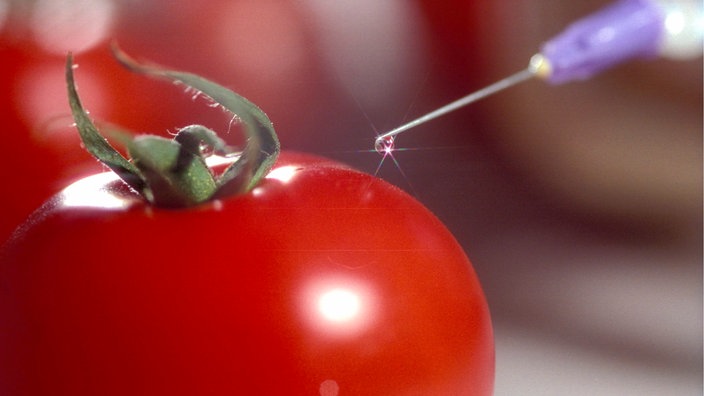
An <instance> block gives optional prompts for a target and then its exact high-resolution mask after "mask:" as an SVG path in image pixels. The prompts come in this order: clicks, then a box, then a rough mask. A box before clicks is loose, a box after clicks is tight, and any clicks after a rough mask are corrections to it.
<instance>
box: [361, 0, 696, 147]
mask: <svg viewBox="0 0 704 396" xmlns="http://www.w3.org/2000/svg"><path fill="white" fill-rule="evenodd" d="M703 45H704V3H702V1H701V0H619V1H617V2H616V3H614V4H612V5H610V6H608V7H606V8H604V9H602V10H600V11H598V12H596V13H594V14H591V15H589V16H587V17H585V18H583V19H580V20H578V21H577V22H574V23H572V24H571V25H569V26H568V27H567V28H566V29H565V30H564V31H563V32H562V33H560V34H559V35H557V36H555V37H554V38H552V39H551V40H549V41H547V42H546V43H545V44H543V46H542V47H541V50H540V53H538V54H536V55H533V57H532V58H531V59H530V62H529V64H528V67H527V68H526V69H524V70H521V71H519V72H518V73H516V74H513V75H511V76H509V77H507V78H504V79H503V80H500V81H497V82H495V83H494V84H491V85H489V86H487V87H485V88H483V89H481V90H479V91H476V92H473V93H471V94H469V95H467V96H465V97H462V98H460V99H458V100H456V101H454V102H451V103H449V104H447V105H445V106H442V107H440V108H438V109H436V110H434V111H432V112H430V113H427V114H425V115H424V116H422V117H419V118H417V119H415V120H413V121H410V122H408V123H406V124H404V125H401V126H399V127H397V128H395V129H393V130H391V131H389V132H386V133H384V134H381V135H379V136H378V137H377V138H376V141H375V143H374V147H375V149H376V150H377V151H378V152H380V153H386V152H388V151H390V150H391V149H392V148H393V143H394V138H395V136H396V135H398V134H399V133H401V132H403V131H406V130H408V129H411V128H413V127H415V126H418V125H420V124H423V123H425V122H428V121H430V120H432V119H435V118H437V117H440V116H442V115H444V114H447V113H449V112H451V111H454V110H457V109H459V108H460V107H463V106H466V105H468V104H470V103H473V102H476V101H478V100H480V99H482V98H485V97H487V96H490V95H493V94H495V93H496V92H499V91H501V90H503V89H506V88H508V87H511V86H514V85H516V84H518V83H520V82H523V81H526V80H528V79H530V78H532V77H538V78H540V79H543V80H545V81H548V82H549V83H551V84H561V83H565V82H569V81H574V80H585V79H588V78H590V77H592V76H594V75H595V74H597V73H599V72H601V71H603V70H605V69H608V68H610V67H612V66H615V65H617V64H620V63H622V62H625V61H628V60H632V59H636V58H644V59H652V58H655V57H658V56H661V57H665V58H671V59H681V60H684V59H692V58H696V57H699V56H701V54H702V46H703Z"/></svg>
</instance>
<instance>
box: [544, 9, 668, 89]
mask: <svg viewBox="0 0 704 396" xmlns="http://www.w3.org/2000/svg"><path fill="white" fill-rule="evenodd" d="M664 16H665V14H664V12H663V10H662V9H660V8H659V7H658V6H657V5H656V4H653V2H652V1H648V0H620V1H618V2H616V3H615V4H612V5H611V6H608V7H606V8H604V9H602V10H601V11H598V12H596V13H594V14H591V15H589V16H587V17H585V18H583V19H581V20H579V21H577V22H575V23H573V24H571V25H570V26H568V27H567V29H565V30H564V31H563V32H562V33H561V34H559V35H558V36H556V37H555V38H553V39H551V40H550V41H548V42H546V43H545V44H544V45H543V47H542V49H541V55H542V56H543V57H544V58H545V59H546V60H547V62H548V64H549V66H550V71H549V74H548V76H547V80H548V81H549V82H551V83H555V84H559V83H563V82H568V81H572V80H583V79H586V78H589V77H591V76H592V75H594V74H596V73H598V72H599V71H601V70H603V69H606V68H608V67H611V66H614V65H616V64H618V63H621V62H624V61H626V60H629V59H632V58H652V57H655V56H656V55H658V50H659V46H660V41H661V38H662V35H663V30H664V26H663V22H664Z"/></svg>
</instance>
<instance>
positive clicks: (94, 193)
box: [61, 172, 134, 209]
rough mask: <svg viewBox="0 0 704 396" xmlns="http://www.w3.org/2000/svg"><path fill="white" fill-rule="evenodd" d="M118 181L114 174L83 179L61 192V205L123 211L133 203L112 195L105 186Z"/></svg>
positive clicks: (103, 174) (101, 174) (96, 175)
mask: <svg viewBox="0 0 704 396" xmlns="http://www.w3.org/2000/svg"><path fill="white" fill-rule="evenodd" d="M117 180H119V177H118V176H117V175H116V174H115V173H114V172H104V173H98V174H95V175H92V176H88V177H85V178H83V179H80V180H78V181H77V182H75V183H73V184H71V185H69V186H68V187H66V188H64V189H63V191H61V197H62V201H61V204H62V205H63V206H66V207H81V208H102V209H125V208H127V207H129V206H130V205H131V204H133V203H134V201H133V200H129V199H124V197H120V196H118V195H115V194H114V193H112V192H111V191H110V190H109V189H108V188H107V186H108V185H109V184H110V183H111V182H115V181H117Z"/></svg>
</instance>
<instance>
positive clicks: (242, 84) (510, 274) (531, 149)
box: [0, 0, 702, 395]
mask: <svg viewBox="0 0 704 396" xmlns="http://www.w3.org/2000/svg"><path fill="white" fill-rule="evenodd" d="M88 3H90V4H92V6H91V7H92V8H91V7H87V6H86V4H88ZM96 4H97V5H96ZM604 4H605V2H603V1H589V0H580V1H576V2H569V3H567V2H561V1H557V0H530V1H525V2H471V1H464V0H463V1H460V0H452V1H444V2H432V1H429V0H428V1H425V0H423V1H421V0H419V1H414V2H410V1H402V0H388V1H384V2H379V1H372V0H364V1H359V0H356V1H336V2H327V1H318V0H298V1H292V2H279V1H275V0H237V1H225V0H216V1H212V2H208V3H203V4H201V3H198V2H188V1H163V0H159V1H144V2H137V1H121V2H116V1H110V0H103V1H100V2H86V1H79V0H71V1H63V2H62V1H56V0H54V1H50V2H49V1H36V2H21V1H7V0H5V1H2V0H0V35H1V36H0V54H1V57H0V59H1V63H0V71H2V73H1V74H0V79H1V81H2V87H3V92H2V94H1V95H2V96H0V104H2V109H1V110H0V121H2V123H3V125H5V128H3V131H2V132H1V133H3V139H4V140H3V141H4V142H5V144H4V148H5V151H6V154H5V155H4V156H2V159H1V160H0V177H2V178H3V180H4V181H5V182H6V185H8V187H7V188H3V191H5V192H4V193H3V195H5V196H6V198H5V199H4V200H3V202H2V207H3V209H2V210H3V214H2V216H1V217H0V237H1V238H4V237H5V236H6V234H8V233H9V232H10V231H9V230H10V229H11V228H12V227H14V226H15V225H16V224H17V223H19V222H20V221H21V219H22V218H23V217H24V216H25V215H26V214H27V213H29V211H31V209H32V208H33V207H35V206H36V205H38V204H39V203H40V202H41V201H43V200H44V199H45V198H46V197H48V195H49V194H51V193H53V192H54V191H56V190H57V189H58V188H59V186H60V185H62V184H64V181H65V180H67V179H72V178H75V177H78V176H80V175H81V174H85V173H86V172H92V171H94V170H95V169H96V168H97V169H99V167H97V165H96V164H95V162H94V161H93V160H92V159H90V158H89V157H88V156H87V155H86V154H85V153H83V152H82V151H81V150H80V145H79V143H78V139H77V137H76V136H75V135H74V134H73V131H72V128H70V127H69V124H70V119H68V118H66V117H67V115H68V106H67V104H66V102H65V96H64V95H65V94H64V92H63V89H64V87H63V84H64V82H63V62H64V54H65V51H67V50H72V51H74V52H75V56H76V61H77V63H78V64H79V69H78V71H77V72H76V78H77V82H78V85H79V92H80V93H81V95H82V96H83V98H84V103H85V105H86V107H87V108H88V109H89V110H91V114H92V115H93V116H94V117H96V119H98V120H99V121H101V120H102V121H111V122H115V123H117V124H120V125H124V126H126V127H128V128H130V129H133V130H136V131H140V132H144V131H150V132H161V133H166V131H167V130H168V131H171V132H173V131H174V130H175V128H177V127H181V126H185V125H188V124H190V123H204V124H206V125H208V126H210V127H212V128H214V129H216V130H220V131H227V130H228V124H229V120H228V119H226V118H224V117H221V116H219V115H218V114H215V112H214V110H213V109H209V108H208V107H207V106H206V105H205V103H204V102H202V101H198V100H192V99H191V98H190V96H189V95H184V94H183V93H182V92H179V89H178V88H174V87H170V86H168V84H164V83H163V82H151V81H148V80H146V79H145V78H144V77H140V76H132V75H130V74H129V73H127V72H125V71H123V70H121V69H119V67H116V66H115V64H114V63H113V62H112V61H111V59H110V56H109V54H108V51H107V46H108V42H109V39H110V38H116V39H117V40H118V41H119V43H120V45H121V46H122V47H123V49H124V50H125V51H127V52H128V53H130V54H133V55H135V56H136V57H137V58H141V59H150V60H153V61H155V62H157V63H161V64H164V65H168V66H171V67H174V68H178V69H182V70H188V71H192V72H195V73H199V74H202V75H204V76H206V77H208V78H211V79H213V80H215V81H218V82H220V83H222V84H224V85H226V86H229V87H231V88H232V89H234V90H235V91H237V92H239V93H241V94H242V95H244V96H245V97H248V98H249V99H251V100H252V101H254V102H255V103H257V104H258V105H259V106H260V107H262V108H263V109H264V110H265V111H266V112H267V113H268V115H269V116H270V118H271V119H272V120H273V122H274V125H275V127H276V129H277V131H278V132H279V134H280V138H281V142H282V145H283V147H284V149H291V150H304V151H310V152H314V153H318V154H322V155H326V156H329V157H333V158H336V159H340V160H343V161H346V162H348V163H350V164H352V165H354V166H356V167H357V168H360V169H362V170H365V171H368V172H370V173H374V172H375V171H376V170H377V167H378V165H379V161H380V160H381V157H380V156H379V155H378V154H377V153H376V152H373V150H372V145H373V139H374V137H375V134H376V132H382V131H385V130H388V129H390V128H392V127H395V126H397V125H398V124H400V123H402V122H403V121H407V120H409V119H410V118H413V117H415V116H418V115H421V114H423V113H425V112H427V111H429V110H432V109H434V108H436V107H438V106H440V105H443V104H445V103H447V102H449V101H451V100H454V99H456V98H457V97H460V96H462V95H465V94H467V93H469V92H471V91H473V90H476V89H479V88H481V87H483V86H485V85H487V84H489V83H491V82H494V81H495V80H497V79H499V78H502V77H505V76H507V75H509V74H511V73H513V72H515V71H517V70H519V69H521V68H523V67H525V65H526V63H527V61H528V58H529V57H530V55H532V54H533V53H535V52H536V51H537V50H538V48H539V46H540V43H541V42H542V41H543V40H545V39H547V38H548V37H549V36H551V35H553V34H555V33H557V32H558V31H559V30H560V29H562V28H563V27H564V26H565V25H566V24H568V23H569V22H571V21H572V20H574V19H575V18H577V17H580V16H582V15H584V14H586V13H588V12H591V11H593V10H595V9H597V8H598V7H599V6H602V5H604ZM41 7H44V8H41ZM59 10H74V11H75V10H81V12H80V13H78V14H76V13H75V12H78V11H75V12H74V14H71V13H66V14H65V15H64V14H62V13H61V12H59ZM90 10H93V11H94V14H90V13H89V12H88V11H90ZM86 14H87V15H88V16H86ZM47 15H48V16H52V17H47ZM61 15H64V16H63V17H61V18H59V16H61ZM66 15H68V16H66ZM81 15H82V16H83V17H84V18H87V20H90V21H93V22H95V25H90V24H82V23H77V22H76V20H78V19H80V18H81ZM61 21H64V23H63V25H62V24H61ZM61 26H63V28H61ZM67 26H68V27H74V28H75V27H77V26H88V27H91V26H92V27H91V28H90V29H88V30H86V31H85V32H83V33H81V32H79V31H77V30H76V29H73V30H72V29H68V28H67ZM62 29H63V30H62ZM701 72H702V64H701V59H700V60H697V61H693V62H688V63H682V64H677V63H672V62H666V61H656V62H652V63H635V64H631V65H624V66H623V67H620V68H618V69H616V70H613V71H610V72H607V73H605V74H604V75H602V76H599V77H597V78H595V79H593V80H591V81H588V82H584V83H574V84H568V85H565V86H560V87H551V86H548V85H546V84H543V83H541V82H538V81H530V82H527V83H525V84H523V85H522V86H519V87H515V88H512V89H511V90H509V91H506V92H503V93H500V94H498V95H496V96H495V97H492V98H487V99H485V100H484V101H482V102H480V103H477V104H475V105H472V106H470V107H468V108H466V109H462V110H459V111H457V112H455V113H453V114H450V115H448V116H446V117H444V118H442V119H438V120H435V121H433V122H431V123H429V124H426V125H423V126H421V127H418V128H417V129H416V130H413V131H410V132H407V133H405V134H403V135H401V136H400V137H399V138H398V140H397V148H398V149H399V150H398V151H396V152H394V158H393V159H395V160H396V161H397V164H395V163H394V162H393V161H392V158H386V159H385V161H384V163H383V164H382V166H381V168H380V169H379V176H380V177H383V178H385V179H386V180H388V181H390V182H392V183H394V184H397V185H398V186H400V187H401V188H404V189H405V190H407V191H408V192H409V193H411V194H413V195H414V196H416V198H418V199H419V200H420V201H421V202H423V203H424V204H425V205H426V206H428V207H429V208H430V209H431V210H432V211H434V212H435V213H436V214H437V215H438V217H439V218H440V219H441V220H442V221H443V222H444V223H445V224H446V225H447V226H448V227H449V228H450V230H451V231H452V232H453V233H454V234H455V236H456V237H457V239H458V241H459V242H460V243H461V244H462V246H463V247H464V248H465V250H466V251H467V254H468V255H469V257H470V259H471V260H472V261H473V263H474V266H475V268H476V271H477V273H478V275H479V277H480V279H481V280H482V283H483V286H484V289H485V292H486V295H487V298H488V302H489V305H490V308H491V311H492V315H493V319H494V324H495V329H496V343H497V377H496V394H497V395H514V394H520V395H565V394H569V395H594V394H599V395H624V394H632V395H659V394H668V395H694V394H701V392H702V223H701V220H702V210H701V209H702V136H701V135H702V88H701V87H702V73H701ZM47 125H48V126H47ZM375 131H376V132H375ZM48 132H51V133H48ZM47 143H51V144H47ZM37 155H42V160H39V159H37ZM27 180H29V181H30V185H29V187H21V183H24V182H25V181H27ZM429 298H430V297H429Z"/></svg>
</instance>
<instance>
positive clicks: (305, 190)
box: [0, 152, 494, 396]
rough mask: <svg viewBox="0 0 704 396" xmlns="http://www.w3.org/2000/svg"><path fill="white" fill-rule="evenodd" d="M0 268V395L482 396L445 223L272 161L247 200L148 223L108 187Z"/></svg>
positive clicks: (487, 341) (117, 188)
mask: <svg viewBox="0 0 704 396" xmlns="http://www.w3.org/2000/svg"><path fill="white" fill-rule="evenodd" d="M3 254H4V256H3V257H2V261H1V262H2V264H0V280H1V281H0V318H2V321H0V326H2V327H1V328H0V394H3V395H47V394H51V395H72V396H79V395H98V394H99V395H211V394H212V395H323V396H333V395H338V394H339V395H489V394H491V393H492V386H493V370H494V352H493V340H492V331H491V324H490V318H489V313H488V309H487V305H486V302H485V299H484V297H483V294H482V291H481V288H480V285H479V283H478V281H477V278H476V276H475V274H474V271H473V269H472V267H471V264H470V262H469V261H468V259H467V257H466V256H465V254H464V253H463V251H462V249H461V248H460V246H459V245H458V243H457V242H456V241H455V239H454V238H453V237H452V235H451V234H450V232H449V231H448V230H447V229H446V228H445V227H444V226H443V225H442V223H441V222H440V221H439V220H438V219H437V218H436V217H435V216H434V215H432V214H431V213H430V212H429V211H428V210H427V209H426V208H425V207H423V206H422V205H421V204H420V203H418V202H417V201H416V200H414V199H413V198H411V197H410V196H408V195H407V194H406V193H404V192H402V191H401V190H400V189H398V188H395V187H393V186H392V185H390V184H388V183H386V182H384V181H381V180H379V179H376V178H374V177H372V176H370V175H367V174H364V173H360V172H357V171H355V170H352V169H349V168H347V167H345V166H343V165H341V164H339V163H335V162H331V161H328V160H326V159H321V158H317V157H311V156H307V155H301V154H292V153H286V152H284V153H282V155H281V156H280V157H279V160H278V162H277V165H276V166H275V167H274V169H273V170H272V171H271V173H270V174H269V175H268V176H267V178H265V179H264V180H263V181H262V182H261V183H260V184H259V185H258V187H256V188H254V189H253V190H252V191H250V192H249V193H246V194H244V195H240V196H236V197H232V198H227V199H223V200H221V201H214V202H210V203H206V204H202V205H200V206H196V207H193V208H189V209H179V210H169V209H159V208H154V207H150V206H148V205H147V204H145V201H144V200H142V199H141V198H140V197H138V196H137V195H135V194H134V193H133V192H131V191H130V190H128V189H127V188H125V186H124V184H123V183H122V182H121V181H119V180H117V179H116V178H115V176H113V174H112V173H106V174H99V175H95V176H90V177H87V178H85V179H82V180H80V181H79V182H77V183H75V184H72V185H71V186H69V187H68V188H66V189H65V190H63V191H62V192H61V193H60V194H58V195H57V196H55V197H54V198H53V199H52V200H50V201H48V202H47V203H46V204H45V205H44V206H43V207H41V208H40V209H39V210H38V211H37V212H36V213H35V214H34V215H33V217H31V218H30V220H29V221H28V222H27V223H26V224H25V226H24V228H23V229H22V231H21V233H19V235H18V237H17V238H15V239H13V240H12V241H11V242H10V243H9V244H8V245H7V246H6V248H5V250H4V253H3Z"/></svg>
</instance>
